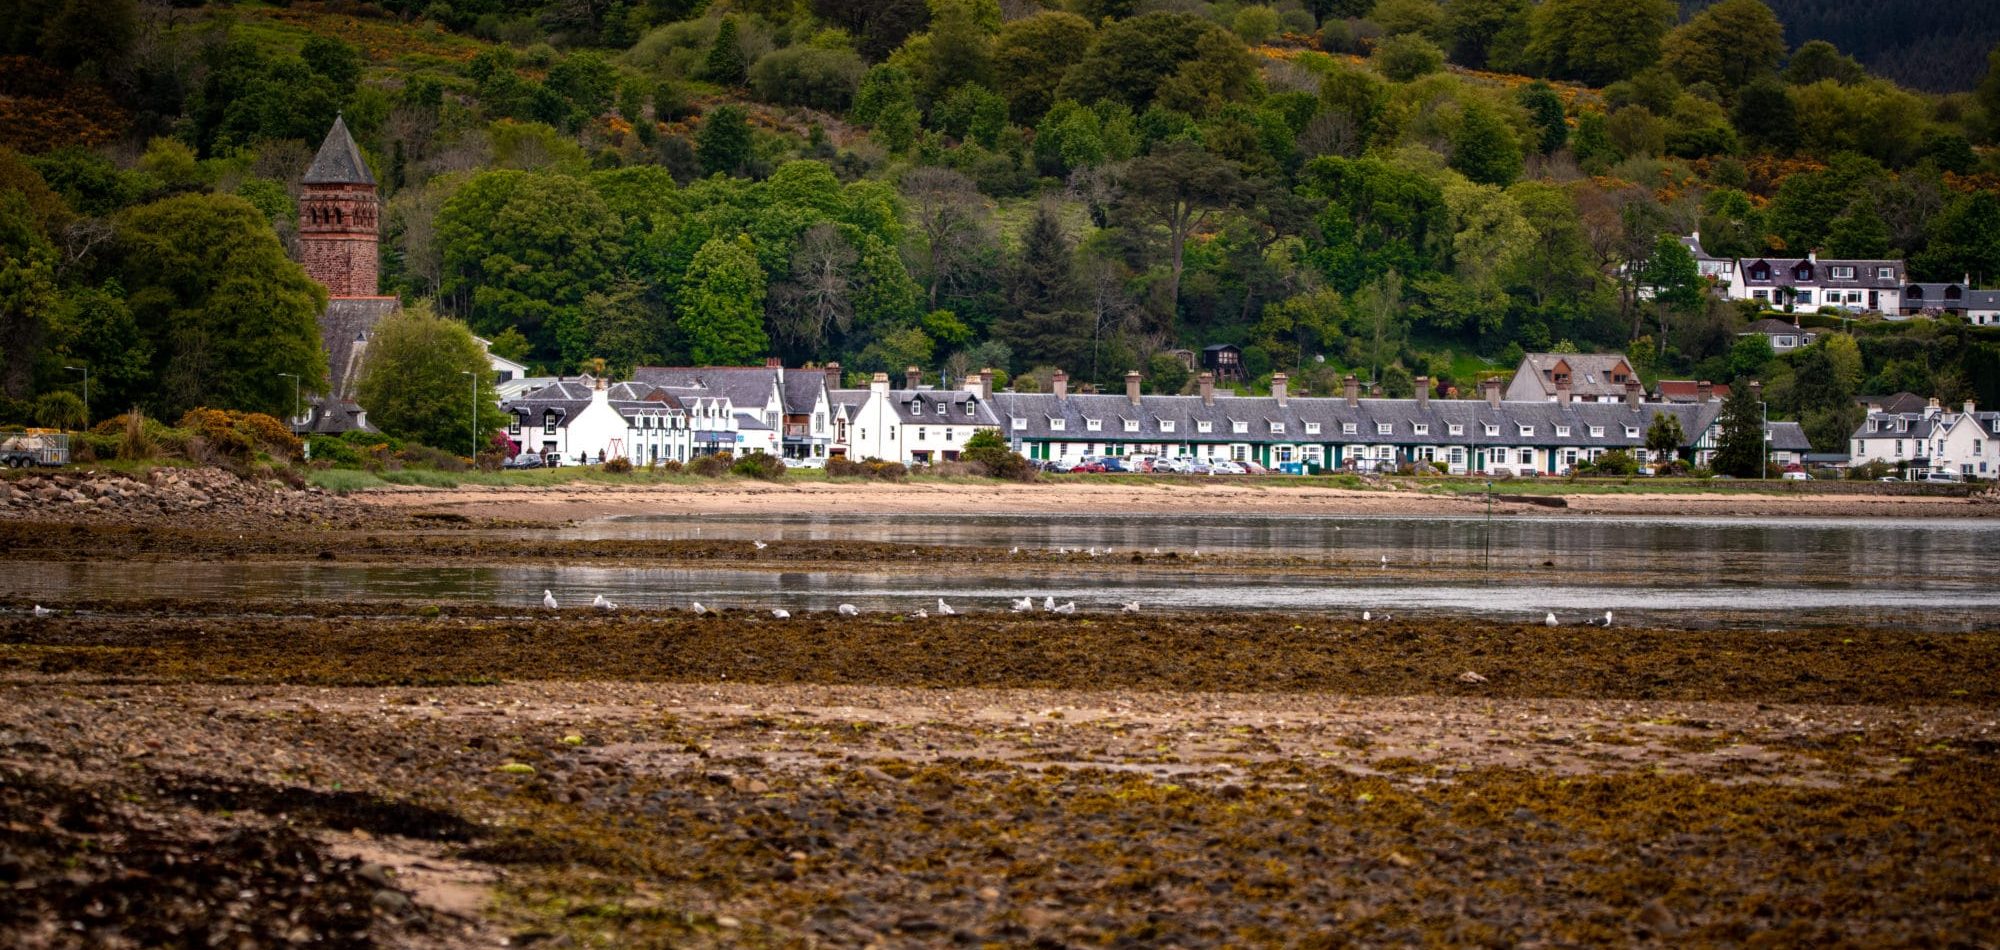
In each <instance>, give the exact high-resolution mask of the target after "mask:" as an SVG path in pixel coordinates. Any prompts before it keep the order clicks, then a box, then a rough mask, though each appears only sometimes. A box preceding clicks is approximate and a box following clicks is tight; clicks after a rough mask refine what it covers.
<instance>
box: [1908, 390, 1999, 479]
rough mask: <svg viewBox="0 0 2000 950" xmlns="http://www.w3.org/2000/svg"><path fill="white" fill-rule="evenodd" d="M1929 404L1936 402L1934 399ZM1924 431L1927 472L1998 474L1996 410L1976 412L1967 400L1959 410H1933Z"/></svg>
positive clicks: (1978, 475) (1974, 476)
mask: <svg viewBox="0 0 2000 950" xmlns="http://www.w3.org/2000/svg"><path fill="white" fill-rule="evenodd" d="M1932 405H1933V406H1935V405H1936V401H1935V400H1933V401H1932ZM1925 411H1926V412H1930V411H1931V410H1929V409H1926V410H1925ZM1925 434H1926V436H1927V437H1928V440H1929V449H1930V470H1931V471H1936V472H1956V473H1958V474H1960V475H1963V476H1965V477H1967V478H1993V477H1995V476H2000V412H1980V411H1978V407H1977V406H1975V405H1974V404H1973V403H1972V401H1971V400H1967V401H1966V403H1965V407H1964V411H1962V412H1948V411H1945V410H1943V409H1939V410H1937V411H1936V413H1935V414H1934V415H1933V416H1932V418H1931V425H1930V431H1929V432H1927V433H1925Z"/></svg>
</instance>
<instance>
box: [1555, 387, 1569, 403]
mask: <svg viewBox="0 0 2000 950" xmlns="http://www.w3.org/2000/svg"><path fill="white" fill-rule="evenodd" d="M1556 404H1557V405H1559V406H1562V407H1563V408H1565V409H1567V408H1569V381H1568V380H1564V381H1562V382H1559V383H1557V384H1556Z"/></svg>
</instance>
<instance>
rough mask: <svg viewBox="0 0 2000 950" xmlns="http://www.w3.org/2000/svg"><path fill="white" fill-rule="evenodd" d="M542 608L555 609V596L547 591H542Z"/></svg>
mask: <svg viewBox="0 0 2000 950" xmlns="http://www.w3.org/2000/svg"><path fill="white" fill-rule="evenodd" d="M542 606H544V607H547V608H549V609H550V610H554V609H556V595H554V594H551V593H549V592H548V591H542Z"/></svg>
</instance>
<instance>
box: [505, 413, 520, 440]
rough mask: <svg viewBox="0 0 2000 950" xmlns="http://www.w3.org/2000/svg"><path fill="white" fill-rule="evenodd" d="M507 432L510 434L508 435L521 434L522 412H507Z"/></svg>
mask: <svg viewBox="0 0 2000 950" xmlns="http://www.w3.org/2000/svg"><path fill="white" fill-rule="evenodd" d="M507 434H508V435H520V434H521V414H520V413H518V412H510V413H508V414H507Z"/></svg>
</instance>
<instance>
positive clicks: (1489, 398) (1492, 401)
mask: <svg viewBox="0 0 2000 950" xmlns="http://www.w3.org/2000/svg"><path fill="white" fill-rule="evenodd" d="M1479 388H1481V389H1484V390H1486V404H1487V405H1488V406H1491V407H1493V408H1495V409H1498V408H1500V377H1498V376H1488V377H1486V378H1485V379H1482V380H1480V381H1479Z"/></svg>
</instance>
